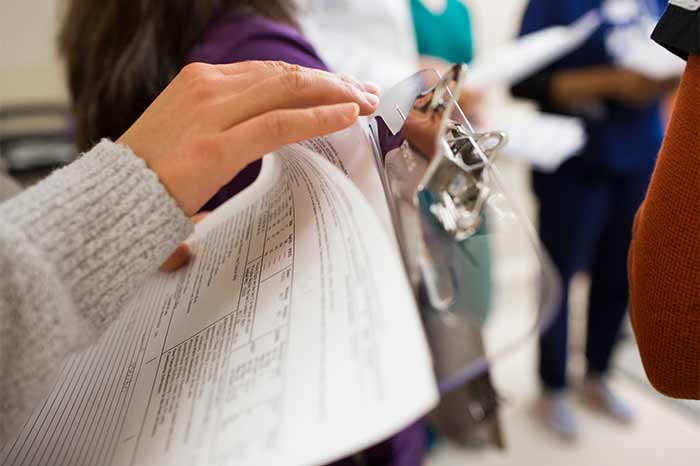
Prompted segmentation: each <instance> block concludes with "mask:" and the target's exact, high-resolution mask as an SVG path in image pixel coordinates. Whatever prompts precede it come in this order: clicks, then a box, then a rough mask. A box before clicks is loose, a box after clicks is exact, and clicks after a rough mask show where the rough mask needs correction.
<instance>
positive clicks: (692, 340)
mask: <svg viewBox="0 0 700 466" xmlns="http://www.w3.org/2000/svg"><path fill="white" fill-rule="evenodd" d="M629 280H630V317H631V319H632V326H633V327H634V332H635V335H636V337H637V343H638V344H639V349H640V352H641V355H642V361H643V362H644V368H645V371H646V373H647V377H649V380H650V381H651V383H652V385H654V387H655V388H656V389H657V390H659V391H660V392H662V393H664V394H666V395H669V396H673V397H678V398H693V399H700V58H698V57H697V56H691V57H690V59H689V61H688V65H687V68H686V71H685V75H684V76H683V80H682V82H681V86H680V90H679V92H678V96H677V97H676V103H675V107H674V110H673V115H672V117H671V122H670V125H669V127H668V131H667V134H666V139H665V140H664V143H663V146H662V147H661V153H660V154H659V159H658V161H657V163H656V168H655V170H654V175H653V177H652V180H651V184H650V186H649V191H648V192H647V195H646V199H645V200H644V203H643V204H642V207H641V208H640V209H639V212H638V213H637V218H636V221H635V225H634V237H633V240H632V246H631V248H630V255H629Z"/></svg>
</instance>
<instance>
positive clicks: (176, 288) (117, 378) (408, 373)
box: [0, 145, 437, 466]
mask: <svg viewBox="0 0 700 466" xmlns="http://www.w3.org/2000/svg"><path fill="white" fill-rule="evenodd" d="M193 246H194V248H195V251H196V256H195V259H194V261H193V262H192V263H191V264H190V265H189V266H188V267H187V268H186V269H184V270H181V271H179V272H177V273H175V274H170V275H165V274H158V275H157V276H154V277H152V278H151V279H150V280H149V281H148V282H147V283H146V284H145V286H144V287H143V289H142V291H141V292H140V293H139V295H138V296H137V297H135V299H134V300H133V301H132V302H131V304H130V305H129V306H128V309H126V310H125V313H124V315H123V316H122V317H123V318H121V319H120V320H119V321H117V322H116V323H115V325H114V327H113V328H112V329H110V331H109V332H108V333H107V334H106V335H105V337H104V338H103V339H102V340H101V342H100V343H99V344H98V345H97V346H96V347H94V348H92V349H91V350H89V351H87V352H86V353H84V354H81V355H77V356H75V357H72V358H71V359H70V360H69V361H68V362H67V363H66V365H65V368H64V370H63V374H62V376H61V378H60V380H58V382H57V383H56V386H55V388H54V389H53V390H52V392H51V394H50V395H49V396H48V398H47V399H46V401H45V402H44V403H43V405H42V406H40V407H39V409H37V411H36V412H35V414H34V415H33V417H32V418H31V419H30V420H29V422H28V423H27V425H26V427H25V429H24V431H23V432H22V434H21V435H20V436H19V438H18V439H17V440H16V442H14V443H13V444H12V445H9V446H8V448H7V449H6V450H5V451H4V452H3V453H0V464H1V465H3V466H5V465H52V466H60V465H194V464H196V465H207V464H210V465H236V466H241V465H242V466H247V465H302V464H323V463H327V462H330V461H332V460H334V459H337V458H340V457H343V456H345V455H348V454H351V453H353V452H356V451H358V450H360V449H362V448H363V447H365V446H368V445H371V444H373V443H375V442H377V441H380V440H382V439H384V438H386V437H388V436H390V435H391V434H393V433H395V432H397V431H398V430H400V429H401V428H403V427H405V426H406V425H407V424H409V423H410V422H411V421H413V420H415V419H417V418H418V417H420V416H421V415H422V414H424V413H425V412H426V411H428V410H429V409H430V408H432V407H433V406H434V405H435V403H436V401H437V392H436V387H435V382H434V379H433V373H432V368H431V367H432V366H431V360H430V356H429V351H428V348H427V345H426V341H425V337H424V335H423V330H422V326H421V324H420V320H419V316H418V313H417V310H416V308H415V303H414V300H413V297H412V294H411V291H410V288H409V285H408V283H407V281H406V277H405V274H404V271H403V269H402V266H401V263H400V259H399V257H398V256H397V255H396V254H395V252H394V251H395V248H394V247H393V245H392V244H391V241H390V240H389V239H388V236H387V234H386V232H385V231H384V229H383V228H382V227H381V225H380V221H379V220H378V219H377V217H376V215H375V214H374V213H373V212H372V210H371V208H370V206H369V205H368V204H367V201H366V200H365V198H364V196H363V195H362V194H361V193H360V191H359V190H358V189H357V188H355V187H354V186H353V185H352V183H351V182H350V181H349V179H348V178H346V177H345V176H344V175H343V174H342V173H341V172H340V171H339V170H338V169H336V168H335V167H333V166H332V165H331V164H330V163H328V162H327V161H326V160H324V159H323V158H322V157H319V156H318V155H317V154H314V153H313V152H311V151H309V150H308V149H305V148H304V147H302V146H299V145H295V146H290V147H288V148H285V149H283V150H282V151H280V152H279V153H277V154H273V155H270V156H268V157H266V159H265V162H264V164H263V170H262V173H261V175H260V177H259V178H258V180H257V181H256V182H255V183H254V185H253V186H251V187H250V188H249V189H247V190H246V191H244V192H243V193H241V194H240V195H239V196H237V197H236V198H234V199H233V200H232V201H229V203H227V204H225V205H224V206H222V207H221V208H220V209H219V210H217V211H216V212H215V213H214V214H212V215H210V216H209V217H208V218H207V219H206V220H205V221H204V222H202V224H200V225H199V226H198V229H197V232H196V234H195V237H194V239H193Z"/></svg>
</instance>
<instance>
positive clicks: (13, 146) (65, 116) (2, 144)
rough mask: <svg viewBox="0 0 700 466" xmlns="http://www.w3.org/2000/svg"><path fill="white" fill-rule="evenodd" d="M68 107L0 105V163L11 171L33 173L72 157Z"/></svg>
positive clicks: (43, 104)
mask: <svg viewBox="0 0 700 466" xmlns="http://www.w3.org/2000/svg"><path fill="white" fill-rule="evenodd" d="M69 121H70V120H69V109H68V107H67V106H66V105H64V104H58V103H32V104H16V105H5V106H2V107H0V165H1V166H2V168H3V169H4V170H6V171H8V172H9V173H11V174H12V175H15V176H19V177H21V178H24V177H35V176H42V175H45V174H46V173H47V172H48V171H50V170H53V169H55V168H58V167H62V166H64V165H67V164H69V163H70V162H72V161H73V160H75V157H76V153H77V152H76V149H75V144H74V143H73V135H72V134H71V131H70V128H69V127H68V126H69V125H68V122H69Z"/></svg>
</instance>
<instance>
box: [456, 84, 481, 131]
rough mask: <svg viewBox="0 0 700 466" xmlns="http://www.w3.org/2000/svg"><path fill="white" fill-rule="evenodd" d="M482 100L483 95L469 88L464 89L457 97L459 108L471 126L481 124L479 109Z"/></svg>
mask: <svg viewBox="0 0 700 466" xmlns="http://www.w3.org/2000/svg"><path fill="white" fill-rule="evenodd" d="M483 100H484V94H483V93H481V91H479V90H477V89H474V88H470V87H466V88H464V89H463V90H462V93H461V94H460V95H459V107H460V108H461V109H462V111H463V112H464V116H466V117H467V118H469V120H471V122H472V123H473V124H479V123H481V116H480V109H481V103H482V102H483Z"/></svg>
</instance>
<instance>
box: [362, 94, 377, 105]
mask: <svg viewBox="0 0 700 466" xmlns="http://www.w3.org/2000/svg"><path fill="white" fill-rule="evenodd" d="M365 99H367V102H368V103H369V104H370V105H371V106H372V107H376V106H377V104H379V97H377V96H376V95H374V94H370V93H369V92H365Z"/></svg>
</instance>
